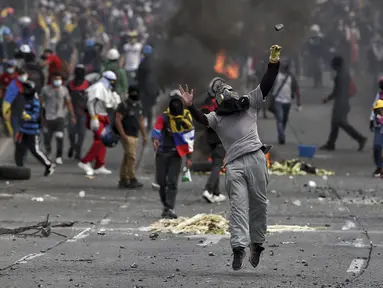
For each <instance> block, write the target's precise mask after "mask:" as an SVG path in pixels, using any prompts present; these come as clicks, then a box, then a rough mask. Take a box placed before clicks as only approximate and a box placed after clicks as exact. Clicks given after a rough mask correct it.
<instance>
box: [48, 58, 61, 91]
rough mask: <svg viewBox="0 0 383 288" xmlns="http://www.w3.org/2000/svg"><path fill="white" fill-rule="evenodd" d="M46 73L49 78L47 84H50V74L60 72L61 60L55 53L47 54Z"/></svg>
mask: <svg viewBox="0 0 383 288" xmlns="http://www.w3.org/2000/svg"><path fill="white" fill-rule="evenodd" d="M47 60H48V63H49V64H48V65H49V66H48V73H49V79H48V84H52V76H53V74H55V73H62V61H61V59H60V58H59V57H58V56H57V55H56V54H51V55H49V56H48V59H47Z"/></svg>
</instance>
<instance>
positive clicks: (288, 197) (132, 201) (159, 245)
mask: <svg viewBox="0 0 383 288" xmlns="http://www.w3.org/2000/svg"><path fill="white" fill-rule="evenodd" d="M311 96H312V94H310V97H311ZM305 97H309V96H305ZM312 97H314V96H312ZM315 97H316V96H315ZM310 99H311V98H310ZM306 103H307V104H306V105H305V106H304V110H303V111H302V112H300V113H297V112H293V113H292V115H291V119H292V121H291V123H292V126H291V127H289V129H290V130H289V131H288V144H287V145H286V146H285V147H278V146H277V147H275V148H274V151H275V152H276V155H278V157H280V158H294V157H296V154H297V152H296V150H297V149H296V145H297V143H306V144H309V143H310V144H322V142H324V141H323V139H324V138H325V137H326V136H327V133H328V125H329V124H328V119H329V118H328V115H329V111H330V108H329V107H326V106H322V105H319V104H317V103H316V100H315V99H314V100H313V99H311V100H310V101H307V102H306ZM326 113H327V114H326ZM353 113H354V114H352V117H351V120H352V121H353V122H355V124H356V125H359V128H360V129H364V131H366V130H367V129H366V127H367V126H364V123H360V122H357V121H354V119H355V117H364V116H361V115H364V114H365V111H364V112H363V111H358V110H354V112H353ZM363 113H364V114H363ZM312 115H318V117H317V118H315V117H312ZM314 118H315V119H314ZM359 119H360V118H359ZM366 123H367V121H366ZM312 125H315V127H314V128H315V129H314V128H313V127H312ZM293 129H295V130H297V131H299V132H298V133H299V135H298V136H299V137H298V138H300V139H298V138H297V137H295V136H294V135H293V134H294V133H293ZM259 130H260V134H261V135H262V139H264V141H265V142H268V143H274V142H275V139H276V135H275V123H274V121H273V120H271V119H270V120H264V121H263V120H262V121H261V123H260V127H259ZM366 135H367V132H366ZM369 136H371V135H369ZM370 143H371V142H370ZM87 144H88V145H89V142H88V143H87ZM369 146H371V145H370V144H369ZM1 147H6V148H2V150H1V152H2V162H12V148H11V145H10V146H5V144H4V143H3V145H2V146H1ZM337 148H339V151H337V152H335V153H321V152H318V154H317V157H316V159H315V160H314V163H315V164H317V165H319V166H321V167H322V166H323V167H326V168H331V169H334V170H335V171H336V176H333V177H329V178H328V179H327V180H326V179H322V178H321V177H311V176H299V177H293V178H291V177H288V176H271V181H270V185H269V194H268V198H269V209H268V214H269V230H270V231H271V232H270V233H269V234H268V236H267V243H265V247H266V250H265V251H264V253H263V257H262V262H261V264H260V265H259V267H258V268H257V269H253V268H252V267H251V265H250V264H249V263H247V262H246V265H245V267H244V268H243V269H242V270H241V271H239V272H233V271H232V270H231V267H230V262H231V250H230V247H229V241H228V238H227V237H218V238H217V237H212V236H211V235H206V236H204V237H203V236H201V237H195V236H190V235H177V236H175V235H170V234H160V237H158V238H157V239H156V240H151V239H150V238H149V234H150V232H147V229H145V227H148V226H149V225H150V224H151V223H153V222H155V221H157V220H158V219H159V215H160V214H161V205H160V203H159V196H158V194H157V192H154V191H152V190H151V188H150V184H151V182H152V177H153V174H152V173H153V168H152V167H153V155H152V152H151V151H150V149H147V151H146V152H147V153H146V156H145V159H144V163H143V165H142V168H141V169H140V171H139V176H140V179H141V180H142V181H143V182H144V184H145V187H144V188H143V189H142V190H137V191H123V190H119V189H117V182H118V167H119V164H120V163H119V161H120V159H121V148H120V147H118V148H115V149H112V150H110V151H109V154H108V159H107V164H108V167H109V168H111V169H112V170H113V172H114V173H113V175H111V176H97V177H95V178H94V179H89V178H86V177H84V175H83V174H82V171H80V170H79V169H78V168H77V166H76V163H75V162H72V161H70V160H66V161H65V163H64V165H63V166H60V167H59V168H58V169H57V173H56V174H55V175H53V176H52V177H50V178H44V177H42V176H41V175H42V173H43V169H42V168H41V167H40V166H39V165H38V164H37V163H36V162H35V161H34V160H33V159H32V158H30V159H29V163H28V166H29V167H31V168H32V170H33V178H32V179H31V180H29V181H26V182H12V181H11V182H9V183H8V182H7V183H4V182H2V183H0V205H1V209H0V219H1V225H0V226H1V227H4V228H15V227H20V226H26V225H31V224H35V223H37V222H39V221H43V220H44V219H45V218H46V216H47V214H49V215H50V220H51V221H52V224H54V223H58V222H67V221H76V224H75V225H74V226H73V227H70V228H53V229H52V231H53V232H57V233H60V234H62V235H64V236H65V237H62V236H59V235H55V234H51V235H50V236H49V237H46V238H41V237H37V236H36V237H33V236H28V237H15V236H13V235H2V236H0V255H1V257H0V287H2V288H3V287H4V288H5V287H18V288H24V287H55V288H56V287H57V288H61V287H97V288H105V287H124V288H129V287H132V288H133V287H151V288H160V287H174V288H178V287H188V288H189V287H199V288H200V287H201V288H203V287H209V288H211V287H220V288H237V287H238V288H239V287H241V288H242V287H257V288H260V287H264V288H275V287H286V288H292V287H297V288H298V287H301V288H307V287H358V288H359V287H360V288H369V287H374V288H378V287H383V284H382V283H383V274H382V273H381V271H382V269H381V260H382V253H383V226H382V222H383V221H382V220H383V216H382V211H383V182H382V181H381V180H376V179H372V178H371V177H370V174H371V172H372V170H373V165H372V161H371V158H372V151H371V149H370V147H368V149H366V151H365V152H361V153H357V152H356V151H355V149H356V146H355V144H354V143H352V142H350V141H349V140H348V139H347V138H346V136H344V135H341V137H340V139H339V144H338V146H337ZM310 180H311V181H315V182H316V184H317V188H316V189H312V188H309V187H307V183H308V181H310ZM205 181H206V176H199V175H193V182H192V183H188V184H184V183H180V186H179V196H178V200H177V202H178V207H177V209H176V210H177V213H178V214H179V215H180V216H194V215H196V214H198V213H217V214H223V215H226V213H227V211H228V203H224V204H221V205H210V204H207V203H205V202H204V201H202V199H201V197H200V194H201V192H202V188H203V187H204V184H205ZM80 191H84V192H85V197H80V196H79V192H80ZM39 197H41V198H42V199H43V201H42V202H39V201H36V200H41V199H39ZM276 225H298V226H303V227H305V226H308V227H310V228H312V231H307V230H308V229H306V231H300V232H294V231H291V230H292V228H291V227H290V228H289V227H286V226H285V227H283V226H276ZM210 252H212V253H210Z"/></svg>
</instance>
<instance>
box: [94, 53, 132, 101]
mask: <svg viewBox="0 0 383 288" xmlns="http://www.w3.org/2000/svg"><path fill="white" fill-rule="evenodd" d="M106 58H107V62H105V63H104V65H103V66H102V68H101V73H103V72H105V71H112V72H114V74H116V76H117V82H116V92H117V94H118V95H120V96H121V97H122V98H123V99H126V97H125V96H126V94H127V92H128V78H127V77H126V73H125V71H124V69H123V68H121V67H120V63H119V60H120V52H118V50H117V49H110V50H109V51H108V53H107V54H106Z"/></svg>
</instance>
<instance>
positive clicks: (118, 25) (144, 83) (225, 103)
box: [0, 0, 383, 270]
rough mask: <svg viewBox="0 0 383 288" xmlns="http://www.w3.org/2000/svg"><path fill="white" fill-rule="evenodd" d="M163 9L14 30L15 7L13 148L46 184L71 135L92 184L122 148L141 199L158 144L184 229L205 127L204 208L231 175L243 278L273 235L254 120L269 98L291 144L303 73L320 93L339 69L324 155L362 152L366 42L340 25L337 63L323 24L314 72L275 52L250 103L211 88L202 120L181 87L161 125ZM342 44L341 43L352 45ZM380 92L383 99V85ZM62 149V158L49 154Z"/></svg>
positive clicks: (120, 7) (376, 121)
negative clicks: (338, 147)
mask: <svg viewBox="0 0 383 288" xmlns="http://www.w3.org/2000/svg"><path fill="white" fill-rule="evenodd" d="M127 3H129V4H127ZM160 4H161V2H160V1H139V0H137V1H113V2H110V1H75V0H73V1H70V0H68V1H62V2H60V3H55V2H53V1H50V2H47V1H41V2H40V3H39V4H38V6H36V7H34V9H36V10H35V11H36V15H37V16H36V17H34V18H30V17H27V16H23V17H21V18H19V19H17V21H16V23H15V22H14V21H13V22H11V23H7V21H11V20H10V19H13V20H14V18H13V15H14V13H15V11H13V10H12V9H10V8H7V10H6V11H5V12H4V13H2V16H1V17H2V18H0V19H2V20H1V21H2V22H0V36H1V38H0V42H1V43H0V44H1V45H0V47H1V49H0V59H1V64H0V66H1V69H2V74H1V75H0V89H1V90H0V93H1V101H2V103H1V107H2V111H1V112H2V113H1V114H2V118H3V120H4V121H3V122H2V123H4V129H5V130H6V131H7V132H8V133H9V136H11V137H13V139H14V143H15V163H16V165H17V166H20V167H22V166H24V164H25V161H26V158H27V156H28V155H27V154H28V151H29V152H30V153H32V154H33V155H34V156H35V157H36V158H37V159H38V161H39V162H40V163H41V164H42V165H44V167H45V172H44V175H45V176H50V175H52V174H53V173H54V172H55V169H56V167H57V165H62V164H63V163H64V158H65V157H64V154H65V151H66V150H65V147H64V137H65V135H68V139H69V147H67V158H74V159H76V160H77V161H78V167H79V168H81V169H82V170H83V171H84V173H85V174H86V175H87V176H93V175H95V174H96V175H97V174H106V175H108V174H111V173H112V171H111V170H109V169H107V167H106V165H105V156H106V153H107V150H108V148H113V147H115V146H116V145H117V144H118V143H120V142H121V143H122V147H123V153H124V156H123V159H122V163H121V168H120V179H119V183H118V187H119V188H121V189H125V188H127V189H138V188H141V187H143V184H142V183H140V181H139V179H137V175H136V153H137V145H138V141H139V137H140V136H141V137H142V143H143V145H144V146H145V145H146V144H147V143H148V142H149V138H151V141H152V144H153V147H154V150H155V152H156V158H155V167H156V172H155V173H156V181H157V185H158V187H159V196H160V200H161V203H162V205H163V212H162V215H161V217H163V218H170V219H175V218H177V217H178V216H177V214H176V212H175V206H176V196H177V186H178V180H179V176H180V173H181V170H182V163H183V158H186V169H190V168H191V167H192V154H193V150H194V138H195V127H194V123H193V122H194V121H196V122H198V123H200V124H202V125H203V126H205V128H206V135H207V136H206V140H207V143H208V145H209V148H210V154H211V157H212V169H211V172H210V176H209V178H208V180H207V183H206V186H205V188H204V189H203V192H202V197H203V198H204V199H205V200H206V201H207V202H209V203H217V202H222V201H225V200H226V196H225V195H224V194H223V193H221V191H220V185H219V178H220V177H219V175H220V171H221V169H222V166H225V168H226V183H225V188H226V191H227V193H228V195H229V196H230V207H231V214H230V232H231V246H232V249H233V252H234V259H233V264H232V267H233V269H234V270H239V269H241V267H242V262H243V259H244V257H245V254H246V253H245V248H246V247H250V253H251V256H250V262H251V264H252V265H253V266H254V267H257V265H258V263H259V257H260V254H261V253H262V251H263V250H264V248H263V246H262V244H263V243H264V241H265V234H266V226H267V225H266V223H267V198H266V190H267V184H268V169H267V162H266V158H265V155H266V154H267V153H268V152H269V149H270V146H267V145H264V144H262V142H261V140H260V139H259V136H258V131H257V121H258V119H257V111H259V110H260V109H262V108H264V107H265V101H266V99H267V98H266V97H267V95H268V94H270V96H269V97H268V98H270V99H271V101H270V102H271V103H272V105H270V111H272V112H273V113H274V114H275V116H276V121H277V132H278V133H277V135H278V141H279V143H280V144H281V145H283V144H285V143H286V139H285V128H286V125H287V122H288V116H289V111H290V108H291V105H292V103H293V101H294V100H295V99H296V102H297V109H298V110H300V109H302V108H301V97H300V89H299V85H298V80H297V77H298V76H299V75H300V74H302V73H301V72H300V69H301V68H302V69H303V70H304V71H305V69H308V71H309V76H310V77H312V78H313V80H314V81H313V84H314V86H315V87H317V88H319V87H321V85H322V79H321V74H322V70H323V69H324V66H325V65H324V63H327V62H329V63H331V65H330V67H331V68H333V69H334V70H335V80H334V82H335V83H334V84H335V85H334V90H333V92H332V93H331V95H329V96H328V97H326V98H325V99H323V102H328V101H330V100H334V109H333V119H332V131H331V133H330V136H329V140H328V141H327V143H326V144H325V145H324V146H322V147H321V148H322V149H324V150H334V149H335V142H336V139H337V134H338V130H339V128H343V129H344V130H345V131H346V132H348V133H349V134H350V136H351V137H353V138H354V139H355V140H356V141H357V142H358V144H359V150H362V149H363V148H364V146H365V144H366V138H365V137H364V136H363V135H361V134H360V133H358V132H357V131H356V130H355V129H353V128H352V127H351V126H350V125H349V124H348V121H347V115H348V113H349V110H350V107H349V102H348V101H349V97H350V94H352V93H354V92H352V91H350V87H352V83H353V81H352V77H351V75H352V73H350V69H352V67H355V66H356V65H357V63H358V61H357V59H358V57H354V56H355V55H354V54H355V53H356V52H355V51H358V47H359V46H358V43H359V42H358V41H357V40H358V39H359V38H360V37H359V38H358V37H356V36H355V35H357V34H358V33H359V32H358V33H357V32H356V26H355V25H354V24H353V23H354V22H351V24H350V25H351V26H350V27H353V28H352V29H348V30H347V29H346V30H347V31H348V32H347V33H346V32H345V31H346V30H344V29H343V28H344V27H345V26H342V25H341V23H338V24H339V25H340V26H339V27H340V28H339V29H340V30H339V31H343V32H344V33H346V34H347V35H349V38H347V37H348V36H347V37H346V38H344V39H345V41H344V42H342V43H338V44H339V45H338V46H339V47H342V48H339V47H337V48H334V49H335V50H334V51H339V49H341V50H342V51H344V49H345V50H347V51H349V49H350V54H347V53H346V54H345V53H343V54H342V55H343V57H339V56H336V57H334V55H335V54H334V53H333V52H331V49H327V48H328V47H327V48H323V46H321V45H324V44H323V43H326V41H325V38H324V37H323V35H322V33H323V29H322V28H321V25H320V24H321V23H319V22H318V23H319V24H315V25H313V26H312V27H311V33H312V34H311V35H310V37H309V39H308V47H309V48H308V50H307V53H309V55H310V56H309V57H308V59H311V62H309V66H310V68H307V67H305V65H302V64H300V62H299V61H298V60H299V59H298V58H297V59H298V60H297V59H295V58H294V57H290V59H280V53H281V47H280V46H278V45H273V46H272V47H271V49H270V51H268V56H267V61H265V62H264V63H263V64H262V63H261V64H259V63H258V64H256V65H258V66H257V69H258V67H262V68H259V69H258V70H259V71H256V72H254V71H250V72H254V73H256V74H257V77H256V79H259V81H258V83H257V84H256V85H254V84H253V85H254V87H253V89H250V90H251V92H250V93H249V94H248V95H244V96H241V95H239V94H238V93H237V92H236V91H235V90H234V89H233V88H232V87H231V86H230V85H228V84H227V83H226V81H225V80H224V79H222V78H214V79H213V80H212V81H211V82H210V84H209V85H208V90H207V95H206V101H205V103H204V105H203V107H201V109H199V108H196V107H195V106H194V105H193V90H189V88H188V87H187V86H186V87H178V89H174V88H175V87H172V88H173V89H172V90H171V92H170V93H169V102H168V105H167V108H166V109H165V110H164V111H163V112H162V113H160V115H158V117H157V118H156V120H155V121H153V120H154V119H153V115H152V110H153V109H152V108H153V106H154V105H155V103H156V99H157V97H158V95H159V88H158V87H159V85H158V83H157V82H156V75H155V73H154V70H153V63H152V55H153V53H154V51H155V46H154V45H152V42H151V41H152V40H151V39H152V37H160V35H159V34H158V32H157V30H155V29H154V28H153V27H154V26H155V25H154V24H153V23H159V22H160V20H159V17H160V16H159V15H157V14H156V11H159V10H160V9H161V5H160ZM349 17H350V18H351V19H352V17H354V16H352V15H351V16H350V15H349ZM155 21H157V22H155ZM149 24H150V25H149ZM342 27H343V28H342ZM347 27H348V26H347ZM342 29H343V30H342ZM118 31H123V32H122V33H119V32H118ZM339 31H338V32H339ZM350 31H351V32H350ZM343 32H342V33H343ZM344 33H343V34H342V35H346V34H344ZM350 35H351V36H350ZM352 35H354V36H352ZM361 35H364V34H361ZM16 36H17V37H16ZM374 47H375V46H374ZM382 47H383V46H382ZM374 49H375V48H374ZM375 50H376V49H375ZM375 50H374V51H375ZM323 51H325V52H328V53H323ZM330 52H331V53H330ZM316 53H321V55H318V54H316ZM374 53H375V52H374ZM329 55H331V57H330V56H329ZM374 55H375V54H374ZM330 60H331V61H330ZM321 61H322V62H321ZM250 62H251V61H250ZM249 67H251V63H250V65H249ZM349 67H351V68H350V69H349ZM293 68H294V69H295V70H294V71H295V74H296V75H294V74H293V72H292V70H293ZM250 70H251V69H250ZM260 71H262V72H260ZM250 72H249V75H250V76H251V73H250ZM304 73H306V72H303V74H304ZM254 81H257V80H254ZM379 83H380V89H381V91H383V80H381V81H380V82H379ZM382 95H383V93H382V92H380V93H378V95H377V97H376V99H375V102H374V105H373V113H372V114H371V119H370V120H371V123H370V129H371V130H372V131H373V132H374V133H375V141H374V156H375V157H374V159H375V162H376V166H377V169H376V171H375V172H374V176H378V177H383V164H382V147H383V138H382V137H383V136H382V135H383V128H382V127H383V122H382V119H383V96H382ZM265 116H266V115H265ZM154 118H155V117H154ZM152 124H154V125H152ZM87 130H90V131H91V133H92V136H93V142H92V144H91V146H90V148H89V149H88V151H86V152H85V153H84V149H83V148H84V147H83V145H84V139H85V134H86V131H87ZM40 135H43V141H42V142H43V146H44V149H41V148H40ZM53 138H54V139H55V141H56V145H55V148H56V150H55V151H52V140H53ZM248 234H249V235H250V238H249V237H248Z"/></svg>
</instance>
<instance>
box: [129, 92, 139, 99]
mask: <svg viewBox="0 0 383 288" xmlns="http://www.w3.org/2000/svg"><path fill="white" fill-rule="evenodd" d="M129 99H131V100H132V101H138V100H140V95H138V93H137V92H132V93H130V94H129Z"/></svg>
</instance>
